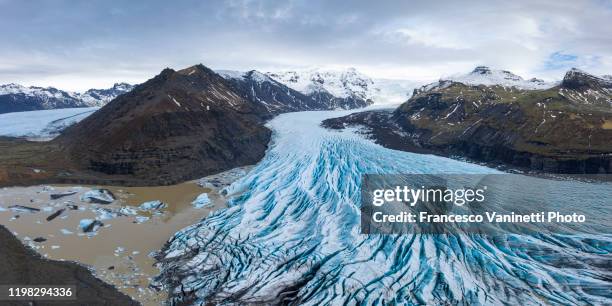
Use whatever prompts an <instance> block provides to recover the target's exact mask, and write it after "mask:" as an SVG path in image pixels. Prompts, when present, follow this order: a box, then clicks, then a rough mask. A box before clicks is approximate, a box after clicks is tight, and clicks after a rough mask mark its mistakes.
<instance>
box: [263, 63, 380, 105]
mask: <svg viewBox="0 0 612 306" xmlns="http://www.w3.org/2000/svg"><path fill="white" fill-rule="evenodd" d="M266 74H267V75H268V76H270V77H271V78H273V79H275V80H277V81H279V82H281V83H283V84H285V85H287V86H289V87H291V88H293V89H295V90H297V91H299V92H301V93H304V94H306V95H311V94H313V93H318V92H328V93H330V94H332V95H333V96H335V97H338V98H348V97H357V98H360V99H362V100H369V99H370V100H371V99H372V97H373V96H374V95H375V94H376V92H377V90H376V88H375V86H374V81H372V79H371V78H369V77H368V76H366V75H363V74H361V73H359V72H358V71H357V70H356V69H355V68H348V69H346V70H341V71H332V70H319V69H310V70H303V71H283V72H268V73H266Z"/></svg>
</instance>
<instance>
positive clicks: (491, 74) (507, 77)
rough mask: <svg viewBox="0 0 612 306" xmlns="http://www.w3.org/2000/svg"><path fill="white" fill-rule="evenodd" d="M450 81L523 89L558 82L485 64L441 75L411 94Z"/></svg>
mask: <svg viewBox="0 0 612 306" xmlns="http://www.w3.org/2000/svg"><path fill="white" fill-rule="evenodd" d="M452 83H462V84H465V85H474V86H477V85H485V86H495V85H499V86H503V87H507V88H512V87H514V88H517V89H525V90H537V89H548V88H551V87H554V86H556V85H558V84H559V83H558V82H545V81H544V80H541V79H537V78H532V79H529V80H525V79H523V78H522V77H520V76H518V75H516V74H514V73H512V72H510V71H508V70H495V69H491V68H489V67H487V66H477V67H476V68H474V70H472V71H471V72H470V73H467V74H455V75H451V76H448V77H442V78H440V80H439V81H437V82H433V83H430V84H427V85H423V86H421V87H420V88H417V89H415V90H414V93H413V94H418V93H423V92H427V91H430V90H433V89H440V88H445V87H448V86H450V85H451V84H452Z"/></svg>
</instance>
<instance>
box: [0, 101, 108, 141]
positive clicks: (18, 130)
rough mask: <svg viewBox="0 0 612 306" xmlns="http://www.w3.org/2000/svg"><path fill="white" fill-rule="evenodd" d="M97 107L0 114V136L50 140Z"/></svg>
mask: <svg viewBox="0 0 612 306" xmlns="http://www.w3.org/2000/svg"><path fill="white" fill-rule="evenodd" d="M98 109H99V107H87V108H63V109H51V110H40V111H30V112H15V113H6V114H0V136H10V137H22V138H28V139H30V140H38V141H44V140H50V139H53V138H55V137H56V136H57V135H59V133H60V132H61V131H62V130H63V129H65V128H66V127H68V126H70V125H72V124H75V123H77V122H79V121H81V120H83V119H85V118H87V116H89V115H91V114H92V113H93V112H95V111H96V110H98Z"/></svg>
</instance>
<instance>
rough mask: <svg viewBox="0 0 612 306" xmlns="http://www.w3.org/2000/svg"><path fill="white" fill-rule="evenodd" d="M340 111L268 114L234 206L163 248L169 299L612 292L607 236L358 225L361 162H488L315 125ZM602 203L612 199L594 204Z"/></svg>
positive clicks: (444, 300) (411, 166)
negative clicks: (385, 230) (389, 145)
mask: <svg viewBox="0 0 612 306" xmlns="http://www.w3.org/2000/svg"><path fill="white" fill-rule="evenodd" d="M344 114H346V112H338V111H334V112H301V113H290V114H284V115H281V116H278V117H276V118H275V119H274V120H272V121H271V122H270V123H269V127H270V128H271V129H272V130H273V131H274V136H273V139H272V142H271V144H270V148H269V150H268V152H267V153H266V156H265V157H264V159H263V160H262V161H261V162H260V163H259V164H257V165H256V167H255V168H254V169H253V170H252V171H251V172H250V173H249V174H248V175H247V176H246V177H244V178H242V179H240V180H238V181H237V182H235V183H234V184H232V185H231V186H229V187H228V188H229V190H228V191H229V194H236V195H238V196H235V197H234V198H232V199H231V200H230V202H229V208H227V209H223V210H219V211H217V212H215V213H213V214H211V215H210V216H209V217H207V218H205V219H204V220H202V221H201V222H199V223H197V224H194V225H192V226H189V227H187V228H185V229H183V230H181V231H180V232H178V233H176V234H175V235H174V237H172V238H171V239H170V241H169V243H168V245H167V246H166V247H165V248H164V249H163V250H162V251H161V252H160V253H159V254H158V259H159V265H160V268H161V273H160V275H159V276H158V277H157V279H156V282H155V284H156V285H160V286H161V285H163V286H167V287H168V288H169V289H170V291H171V300H173V301H174V302H179V301H187V302H189V303H192V304H205V303H208V302H211V303H213V304H226V305H242V304H248V303H255V304H300V305H356V304H360V305H388V304H402V305H416V304H430V305H431V304H474V305H485V304H486V305H502V304H506V305H507V304H523V305H540V304H598V305H602V304H610V303H611V302H612V300H611V299H610V298H611V297H612V294H611V293H610V292H611V291H610V288H611V280H612V272H611V269H610V268H611V267H612V262H611V257H610V252H611V251H612V237H611V236H610V235H587V234H585V235H579V236H563V235H533V236H520V235H512V234H508V235H500V236H495V237H487V236H478V235H469V234H458V235H424V234H423V235H420V234H413V235H362V234H360V231H359V224H360V215H359V206H360V182H361V175H362V174H365V173H374V174H391V173H497V172H498V171H497V170H494V169H491V168H487V167H483V166H479V165H475V164H471V163H466V162H462V161H457V160H452V159H447V158H442V157H438V156H432V155H421V154H412V153H407V152H399V151H394V150H389V149H385V148H383V147H381V146H378V145H376V144H374V143H372V142H371V141H369V140H367V139H364V138H362V137H361V136H359V135H357V134H355V133H353V132H351V131H344V132H337V131H328V130H325V129H322V128H321V127H320V126H319V123H320V122H321V120H323V119H326V118H331V117H338V116H341V115H344ZM601 210H602V213H605V214H609V213H610V207H609V206H608V207H602V208H601Z"/></svg>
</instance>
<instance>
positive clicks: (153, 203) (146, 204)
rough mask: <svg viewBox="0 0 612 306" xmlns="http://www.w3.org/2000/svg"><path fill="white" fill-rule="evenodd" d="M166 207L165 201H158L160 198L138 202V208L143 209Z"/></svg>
mask: <svg viewBox="0 0 612 306" xmlns="http://www.w3.org/2000/svg"><path fill="white" fill-rule="evenodd" d="M166 207H168V205H166V203H164V202H162V201H160V200H155V201H148V202H144V203H142V204H140V206H139V207H138V208H140V210H144V211H151V210H161V209H164V208H166Z"/></svg>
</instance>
